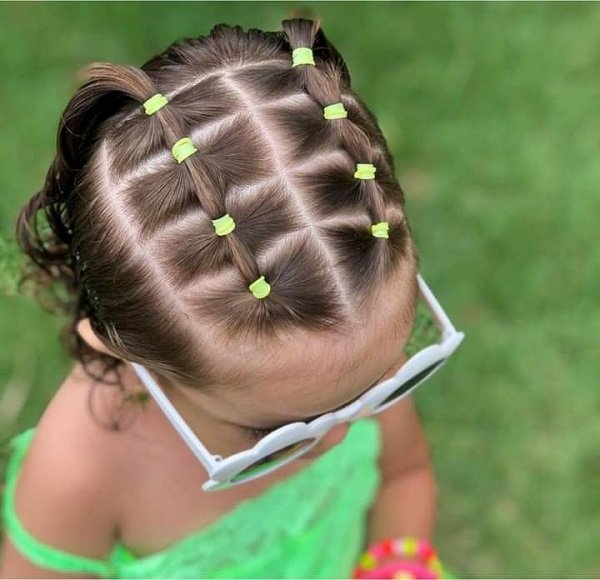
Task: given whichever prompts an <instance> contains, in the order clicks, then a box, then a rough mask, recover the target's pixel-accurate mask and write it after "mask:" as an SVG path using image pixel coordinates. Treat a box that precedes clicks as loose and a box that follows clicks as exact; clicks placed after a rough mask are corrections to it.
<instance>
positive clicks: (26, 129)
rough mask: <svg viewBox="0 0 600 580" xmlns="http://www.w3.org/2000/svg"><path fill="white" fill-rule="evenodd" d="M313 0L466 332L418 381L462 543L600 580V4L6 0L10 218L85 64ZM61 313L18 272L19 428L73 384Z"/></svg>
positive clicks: (4, 148) (455, 537) (10, 328)
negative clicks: (390, 158)
mask: <svg viewBox="0 0 600 580" xmlns="http://www.w3.org/2000/svg"><path fill="white" fill-rule="evenodd" d="M296 7H307V8H309V9H310V10H312V11H313V14H318V15H319V16H320V17H321V18H322V25H323V28H324V30H325V33H326V34H327V35H328V38H330V40H331V41H332V42H333V43H334V44H335V45H336V46H337V48H338V49H339V50H340V52H341V54H342V55H343V56H344V58H345V59H346V61H347V64H348V67H349V70H350V73H351V75H352V79H353V86H354V87H355V89H356V90H357V91H358V93H359V94H361V95H362V96H363V98H364V99H365V101H366V103H367V104H368V106H369V107H370V108H371V109H372V110H373V111H374V113H375V115H376V116H377V117H378V119H379V122H380V124H381V126H382V129H383V131H384V133H385V134H386V136H387V139H388V143H389V146H390V148H391V150H392V153H393V154H394V156H395V159H396V163H397V170H398V171H397V177H398V179H399V181H400V183H401V185H402V186H403V188H404V190H405V192H406V197H407V206H406V210H407V214H408V218H409V221H410V222H411V226H412V228H413V230H414V234H415V238H416V241H417V245H418V247H419V249H420V253H421V261H422V269H421V272H422V274H423V276H424V277H425V279H426V280H427V281H428V283H429V284H430V286H431V288H432V289H433V290H434V292H435V293H436V295H437V296H438V298H439V299H440V301H441V302H442V304H443V305H444V307H445V308H446V309H447V311H448V313H449V315H450V317H451V319H452V320H453V321H454V322H455V325H456V326H457V328H459V329H460V330H463V331H464V332H465V333H466V339H465V342H464V343H463V345H462V346H461V348H460V349H459V351H458V352H457V354H456V356H455V358H454V360H452V361H451V363H450V364H448V365H446V366H445V367H444V370H443V371H441V372H440V373H438V374H437V375H436V376H435V377H434V378H433V379H432V380H431V383H430V384H429V385H428V386H427V388H424V389H421V390H419V391H417V392H416V393H415V399H416V400H417V403H418V405H419V408H420V411H421V414H422V419H423V422H424V425H425V428H426V430H427V433H428V437H429V440H430V443H431V447H432V451H433V454H434V461H435V465H436V471H437V477H438V485H439V490H440V505H439V518H438V529H437V533H436V544H437V546H438V549H439V552H440V556H441V558H442V560H443V561H445V562H446V563H447V565H448V566H449V567H450V568H451V569H453V570H454V571H456V572H457V573H458V574H460V575H464V576H466V577H498V576H503V577H525V576H527V577H565V576H566V577H578V578H585V577H600V556H599V554H598V538H600V513H599V507H600V493H599V491H598V490H599V489H600V486H599V483H600V444H599V441H600V422H599V421H598V419H597V418H598V414H599V412H600V395H599V391H598V388H597V383H598V376H599V374H600V373H599V371H600V362H599V361H600V357H598V342H599V341H598V336H599V334H600V312H599V311H598V307H597V305H598V296H599V295H600V277H599V275H598V272H599V271H600V246H599V244H598V233H597V232H598V226H597V221H596V220H597V217H598V215H600V196H599V195H598V185H599V184H600V163H599V162H598V159H599V158H600V139H599V138H598V135H599V132H600V131H599V129H600V109H599V107H598V103H599V102H600V82H599V80H598V79H599V76H598V71H599V70H600V36H599V35H598V33H597V31H598V30H599V29H600V5H599V4H597V3H564V4H563V3H542V2H540V3H471V2H468V3H434V2H431V3H395V2H392V3H388V2H380V3H372V2H348V3H346V2H344V3H338V2H315V3H297V2H285V3H280V2H269V3H261V2H257V3H255V2H240V3H238V2H232V3H223V2H210V3H194V2H190V3H175V2H171V3H163V2H152V3H121V2H114V3H113V2H111V3H58V2H53V3H3V4H1V5H0V71H1V73H2V76H1V81H0V102H1V103H2V107H0V191H1V195H0V233H2V234H3V235H4V237H5V238H7V237H10V236H11V234H12V228H13V223H14V219H15V216H16V212H17V210H18V209H19V208H20V207H21V206H22V205H23V204H24V203H25V202H26V201H27V200H28V199H29V198H30V196H31V195H32V194H33V193H34V192H35V191H37V190H38V189H39V188H40V187H41V185H42V182H43V177H44V176H45V172H46V170H47V167H48V164H49V163H50V160H51V158H52V156H53V154H54V151H53V148H54V139H55V134H56V127H57V123H58V119H59V117H60V113H61V112H62V110H63V109H64V107H65V105H66V103H67V101H68V99H69V98H70V96H71V94H72V92H73V91H74V90H75V89H76V87H77V82H76V80H75V72H76V71H77V69H79V67H81V66H83V65H84V64H86V63H88V62H90V61H103V60H104V61H113V62H121V63H129V64H134V65H141V64H142V63H143V62H144V61H146V60H147V59H148V58H149V57H150V56H151V55H153V54H156V53H159V52H160V51H162V50H163V49H164V48H166V46H167V45H168V44H170V43H171V42H172V41H173V40H176V39H179V38H182V37H188V36H197V35H199V34H207V33H208V32H209V30H210V28H211V27H212V25H213V24H216V23H218V22H227V23H230V24H240V25H242V26H243V27H244V28H249V27H258V28H263V29H267V30H276V29H280V21H281V20H282V19H283V18H287V17H290V13H291V11H292V10H293V9H294V8H296ZM2 253H4V257H2ZM0 260H1V262H0V264H1V265H0V268H3V269H4V270H6V269H7V263H9V262H10V249H9V250H8V251H6V250H5V247H4V246H2V245H0ZM0 272H1V270H0ZM4 279H5V280H6V274H5V276H4ZM60 322H61V321H59V320H56V319H55V318H53V317H52V316H51V315H49V314H47V313H45V312H44V311H43V310H41V309H40V308H39V307H38V306H37V305H36V304H34V303H33V302H32V301H31V300H29V299H27V298H25V297H23V296H16V295H14V294H13V293H12V292H11V285H10V283H8V282H6V281H5V283H4V284H3V289H2V294H1V295H0V340H1V341H2V344H3V348H2V349H0V432H1V434H2V438H3V439H5V438H6V437H8V436H9V435H12V434H14V433H16V432H18V431H20V430H22V429H24V428H26V427H29V426H32V425H34V424H35V423H36V421H37V420H38V419H39V417H40V415H41V413H42V411H43V409H44V407H45V405H46V403H47V402H48V401H49V399H50V398H51V396H52V395H53V393H54V391H55V390H56V388H57V386H58V385H59V384H60V383H61V382H62V377H63V376H64V373H65V371H66V369H67V367H68V365H69V364H70V361H69V360H68V359H67V357H66V355H65V354H64V353H63V352H62V351H61V347H60V345H59V342H58V329H59V328H60V325H61V324H60ZM4 466H5V464H2V465H0V468H2V469H3V468H4Z"/></svg>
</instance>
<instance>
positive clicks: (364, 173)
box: [354, 163, 377, 179]
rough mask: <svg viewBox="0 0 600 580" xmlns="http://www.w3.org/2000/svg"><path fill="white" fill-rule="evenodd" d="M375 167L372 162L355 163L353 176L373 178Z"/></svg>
mask: <svg viewBox="0 0 600 580" xmlns="http://www.w3.org/2000/svg"><path fill="white" fill-rule="evenodd" d="M376 170H377V168H376V167H375V166H374V165H373V164H372V163H357V164H356V171H355V172H354V177H357V178H358V179H375V171H376Z"/></svg>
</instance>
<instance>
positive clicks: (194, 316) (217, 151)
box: [17, 19, 418, 423]
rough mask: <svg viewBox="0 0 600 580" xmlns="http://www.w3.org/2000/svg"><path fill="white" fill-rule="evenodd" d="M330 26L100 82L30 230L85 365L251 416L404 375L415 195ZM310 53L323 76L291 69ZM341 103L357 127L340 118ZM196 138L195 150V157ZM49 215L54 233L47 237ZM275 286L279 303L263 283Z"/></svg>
mask: <svg viewBox="0 0 600 580" xmlns="http://www.w3.org/2000/svg"><path fill="white" fill-rule="evenodd" d="M319 24H320V23H319V22H318V21H311V20H305V19H294V20H284V21H283V22H282V26H283V31H282V32H263V31H261V30H257V29H251V30H248V31H246V32H244V31H243V29H242V28H241V27H239V26H228V25H224V24H220V25H217V26H215V27H214V28H213V29H212V30H211V32H210V34H209V35H208V36H206V37H202V36H201V37H198V38H193V39H186V40H184V41H181V42H178V43H175V44H173V45H172V46H170V47H169V48H168V49H167V50H166V51H165V52H164V53H162V54H161V55H159V56H156V57H154V58H152V59H151V60H150V61H148V62H147V63H146V64H145V65H143V66H142V67H141V68H136V67H133V66H126V65H116V64H107V63H102V64H94V65H91V66H90V67H89V68H88V69H87V71H86V72H87V74H86V78H87V82H85V84H84V85H83V86H81V87H80V88H79V89H78V90H77V91H76V93H75V95H74V96H73V97H72V99H71V100H70V102H69V103H68V105H67V107H66V109H65V111H64V113H63V115H62V118H61V120H60V125H59V130H58V137H57V154H56V157H55V159H54V161H53V162H52V165H51V167H50V169H49V171H48V175H47V178H46V183H45V185H44V187H43V189H42V190H41V191H40V192H38V193H37V194H36V195H35V196H34V197H33V199H32V200H31V201H30V202H29V203H28V204H27V206H25V207H24V208H23V209H22V210H21V213H20V215H19V218H18V221H17V235H18V238H19V240H20V243H21V245H22V247H23V249H24V250H25V251H26V252H27V253H28V254H29V255H30V256H31V257H32V259H33V260H34V262H35V264H36V270H35V271H32V273H31V275H32V276H34V277H35V278H36V279H37V280H38V281H39V282H40V283H41V284H42V285H46V286H47V285H49V284H50V285H51V284H52V283H53V282H57V283H58V284H59V285H61V284H64V286H63V287H64V288H66V290H67V292H66V294H65V293H62V295H61V294H57V295H56V296H57V297H58V298H57V299H58V300H59V301H61V304H62V306H63V307H64V310H65V311H66V312H68V313H70V316H71V320H70V323H69V325H68V327H67V328H66V329H65V334H64V339H65V341H66V344H67V345H68V348H69V351H70V352H71V354H72V355H73V356H74V357H76V358H78V359H79V360H81V361H82V363H83V364H84V365H86V364H88V363H89V362H93V361H95V360H99V361H101V362H103V363H104V364H105V365H106V368H107V369H108V368H117V369H118V368H119V367H120V366H121V365H122V364H123V360H122V359H124V360H125V361H135V362H139V363H141V364H143V365H144V366H146V368H148V369H149V370H150V371H152V372H153V373H154V374H155V376H156V377H157V380H159V381H160V380H161V378H162V380H163V383H162V384H163V385H164V386H166V385H167V384H169V385H178V386H181V387H190V388H192V389H195V390H197V391H200V392H202V393H204V394H206V395H211V396H214V397H215V400H218V401H219V404H217V406H215V407H213V408H212V411H213V412H214V414H215V415H220V416H221V418H223V419H224V420H225V419H226V420H232V421H235V420H239V422H241V421H242V419H243V417H245V416H246V417H248V421H246V422H247V423H255V422H256V421H258V420H259V416H260V417H262V418H264V420H265V422H267V421H269V419H268V417H271V419H272V420H273V421H275V420H276V417H279V418H281V419H282V422H284V421H285V418H286V417H287V418H288V419H290V420H291V419H294V418H295V417H299V416H301V415H311V414H319V413H320V412H323V411H324V410H326V409H328V408H333V407H338V406H340V405H341V404H342V403H343V402H345V401H348V400H350V399H352V398H354V397H355V396H357V395H358V394H360V393H361V392H362V391H364V390H365V389H366V387H367V386H369V385H370V384H372V383H373V382H375V381H376V379H377V378H379V377H380V376H381V375H382V374H383V373H384V372H385V371H387V370H388V369H389V367H390V365H393V363H394V361H398V365H397V366H399V365H400V357H401V356H402V344H403V342H404V341H406V339H407V338H408V335H409V331H410V327H411V323H412V320H413V316H414V313H415V305H416V300H417V296H418V284H417V279H416V274H417V272H418V255H417V251H416V249H415V246H414V244H413V241H412V237H411V232H410V227H409V224H408V222H407V221H406V217H405V214H404V196H403V192H402V190H401V188H400V186H399V184H398V182H397V180H396V178H395V175H394V162H393V159H392V157H391V155H390V153H389V151H388V149H387V145H386V141H385V138H384V137H383V135H382V133H381V131H380V129H379V126H378V124H377V122H376V120H375V118H374V116H373V115H372V113H371V112H370V111H369V110H368V109H367V107H366V106H365V104H364V103H363V102H362V101H361V99H360V98H359V97H358V96H357V95H356V93H355V92H354V91H353V89H352V88H351V81H350V75H349V73H348V70H347V68H346V65H345V64H344V61H343V59H342V58H341V56H340V55H339V53H338V52H337V51H336V49H335V48H334V47H333V46H332V45H331V43H330V42H329V41H328V40H327V39H326V37H325V35H324V34H323V32H322V30H321V29H320V27H319ZM299 47H309V48H312V51H313V55H314V63H315V64H314V65H313V64H309V63H304V64H299V65H296V66H293V64H292V51H293V50H294V49H296V48H299ZM157 93H160V94H162V95H164V96H165V97H166V101H164V102H163V106H161V107H160V108H159V109H157V110H156V111H154V112H151V113H147V112H146V110H145V107H144V106H143V105H144V103H146V102H147V101H148V100H149V99H150V98H151V97H153V96H154V95H156V94H157ZM154 102H157V99H154ZM165 102H166V104H165ZM340 102H341V103H343V108H344V109H345V110H346V111H347V117H341V118H326V117H325V115H324V108H325V107H326V106H328V105H331V104H334V103H340ZM184 137H189V138H190V139H191V142H192V143H193V146H194V147H195V149H196V150H195V151H192V152H191V154H190V155H189V156H188V157H186V158H185V159H181V160H177V159H176V158H175V153H174V152H173V151H172V147H173V145H175V143H176V142H178V141H179V140H181V139H182V138H184ZM359 163H360V164H363V163H364V164H372V165H373V166H374V167H375V171H376V173H375V176H374V179H373V178H368V176H366V175H362V174H361V177H357V176H355V171H356V170H357V164H359ZM38 210H44V212H45V214H46V216H47V218H48V223H49V226H50V230H49V232H48V231H46V232H44V231H39V229H38V228H37V226H35V227H31V226H32V225H35V224H36V214H37V212H38ZM226 214H228V215H229V216H230V217H231V218H232V220H233V222H234V224H235V229H233V230H232V231H230V232H229V233H227V234H223V232H221V235H219V234H218V233H217V226H216V225H215V224H214V223H213V220H217V219H218V218H222V217H223V216H225V215H226ZM381 222H386V223H387V236H388V237H385V234H382V228H383V230H385V229H386V227H385V226H382V225H379V226H377V227H372V226H375V225H376V224H381ZM261 277H264V281H266V282H267V283H268V285H269V287H267V290H270V292H269V293H268V295H266V296H264V295H258V294H256V295H255V293H254V292H253V291H251V289H250V288H251V287H252V286H251V285H252V284H253V283H255V282H256V281H257V280H261ZM259 286H260V284H259ZM254 288H256V285H254ZM78 331H80V332H78ZM94 341H97V342H96V343H95V342H94ZM90 345H91V346H90ZM92 346H96V347H97V348H92ZM261 389H262V390H261ZM282 395H283V396H282ZM238 403H239V405H238ZM265 405H267V406H268V412H267V410H266V409H265V408H264V406H265ZM261 413H262V415H261ZM226 414H227V416H225V415H226Z"/></svg>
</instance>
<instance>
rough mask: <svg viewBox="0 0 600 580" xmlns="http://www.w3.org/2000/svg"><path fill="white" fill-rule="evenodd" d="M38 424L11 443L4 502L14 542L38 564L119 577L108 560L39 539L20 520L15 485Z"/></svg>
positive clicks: (6, 525)
mask: <svg viewBox="0 0 600 580" xmlns="http://www.w3.org/2000/svg"><path fill="white" fill-rule="evenodd" d="M34 432H35V427H31V428H30V429H27V430H26V431H23V432H22V433H19V434H18V435H16V436H15V437H13V438H12V439H11V441H10V446H11V447H12V448H13V449H14V451H13V452H12V455H11V457H10V460H9V462H8V466H7V471H6V487H5V490H4V498H3V502H2V515H3V518H4V527H5V530H6V532H7V533H8V534H9V535H10V537H11V540H12V541H13V543H14V545H15V546H16V547H17V548H18V549H19V551H20V552H22V553H23V554H24V555H25V556H27V557H28V558H29V559H30V560H31V561H32V562H34V563H35V564H37V565H38V566H42V567H45V568H49V569H52V570H57V571H59V572H89V573H91V574H97V575H99V576H101V577H103V578H111V577H115V569H114V566H113V565H112V564H111V563H110V562H106V561H104V560H96V559H94V558H87V557H85V556H77V555H75V554H70V553H68V552H64V551H63V550H59V549H58V548H53V547H51V546H47V545H46V544H43V543H42V542H40V541H38V540H36V539H35V538H34V537H33V536H32V535H31V534H29V532H27V530H25V528H24V527H23V526H22V524H21V522H20V521H19V519H18V517H17V514H16V511H15V507H14V506H15V488H16V483H17V476H18V474H19V472H20V468H21V464H22V462H23V457H24V456H25V453H26V452H27V449H28V447H29V444H30V442H31V439H32V437H33V435H34Z"/></svg>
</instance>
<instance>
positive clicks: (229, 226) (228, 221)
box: [212, 213, 235, 236]
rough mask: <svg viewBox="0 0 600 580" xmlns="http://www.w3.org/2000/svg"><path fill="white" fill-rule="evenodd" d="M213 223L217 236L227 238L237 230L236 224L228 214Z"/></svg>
mask: <svg viewBox="0 0 600 580" xmlns="http://www.w3.org/2000/svg"><path fill="white" fill-rule="evenodd" d="M212 223H213V225H214V226H215V232H217V236H226V235H227V234H230V233H231V232H232V231H233V230H235V222H234V221H233V218H232V217H231V216H230V215H229V214H228V213H226V214H225V215H224V216H223V217H220V218H217V219H216V220H212Z"/></svg>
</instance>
